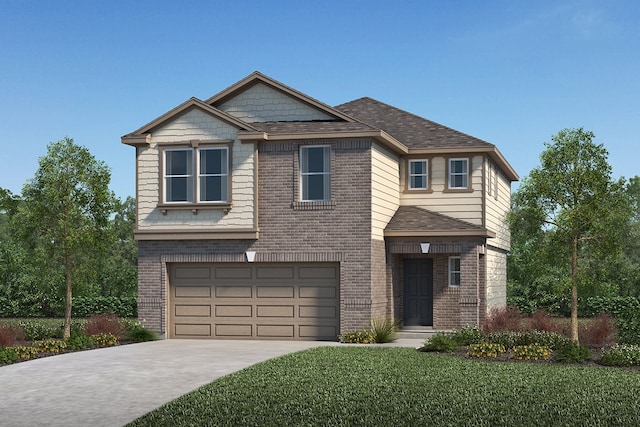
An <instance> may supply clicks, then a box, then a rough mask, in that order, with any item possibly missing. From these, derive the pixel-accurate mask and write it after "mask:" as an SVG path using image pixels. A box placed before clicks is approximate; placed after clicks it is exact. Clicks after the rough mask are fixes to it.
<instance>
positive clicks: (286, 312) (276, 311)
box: [257, 305, 295, 317]
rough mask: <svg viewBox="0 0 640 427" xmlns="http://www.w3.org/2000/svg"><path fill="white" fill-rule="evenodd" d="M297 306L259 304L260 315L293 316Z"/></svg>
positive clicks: (258, 313)
mask: <svg viewBox="0 0 640 427" xmlns="http://www.w3.org/2000/svg"><path fill="white" fill-rule="evenodd" d="M294 313H295V307H294V306H292V305H259V306H258V312H257V315H258V317H293V315H294Z"/></svg>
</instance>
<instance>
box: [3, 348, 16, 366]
mask: <svg viewBox="0 0 640 427" xmlns="http://www.w3.org/2000/svg"><path fill="white" fill-rule="evenodd" d="M18 359H19V357H18V355H17V354H16V351H15V349H14V347H2V346H0V365H8V364H10V363H13V362H15V361H16V360H18Z"/></svg>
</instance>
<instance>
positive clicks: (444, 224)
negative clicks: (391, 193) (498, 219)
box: [385, 206, 485, 232]
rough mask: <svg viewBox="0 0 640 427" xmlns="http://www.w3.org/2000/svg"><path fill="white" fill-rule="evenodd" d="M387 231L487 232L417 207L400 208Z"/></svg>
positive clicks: (481, 228)
mask: <svg viewBox="0 0 640 427" xmlns="http://www.w3.org/2000/svg"><path fill="white" fill-rule="evenodd" d="M385 230H386V231H434V232H435V231H454V230H455V231H460V230H468V231H478V232H483V231H485V229H484V227H481V226H479V225H475V224H471V223H469V222H466V221H461V220H459V219H455V218H451V217H448V216H446V215H442V214H439V213H436V212H432V211H429V210H427V209H423V208H419V207H417V206H400V207H399V208H398V210H397V211H396V213H395V215H394V216H393V218H391V220H390V221H389V223H388V224H387V227H386V228H385Z"/></svg>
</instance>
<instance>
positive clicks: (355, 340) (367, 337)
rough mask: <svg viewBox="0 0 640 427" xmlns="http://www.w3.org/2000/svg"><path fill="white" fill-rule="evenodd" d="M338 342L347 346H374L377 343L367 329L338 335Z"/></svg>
mask: <svg viewBox="0 0 640 427" xmlns="http://www.w3.org/2000/svg"><path fill="white" fill-rule="evenodd" d="M338 341H340V342H341V343H345V344H373V343H375V342H376V341H375V337H374V336H373V332H371V331H369V330H366V329H361V330H359V331H351V332H345V333H344V334H341V335H338Z"/></svg>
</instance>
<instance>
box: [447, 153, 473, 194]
mask: <svg viewBox="0 0 640 427" xmlns="http://www.w3.org/2000/svg"><path fill="white" fill-rule="evenodd" d="M449 188H450V189H467V188H469V159H449Z"/></svg>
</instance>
